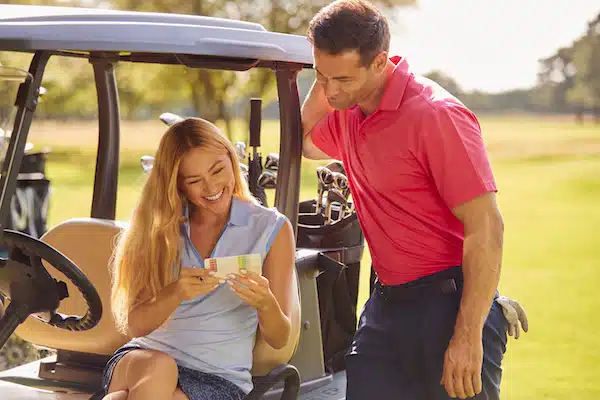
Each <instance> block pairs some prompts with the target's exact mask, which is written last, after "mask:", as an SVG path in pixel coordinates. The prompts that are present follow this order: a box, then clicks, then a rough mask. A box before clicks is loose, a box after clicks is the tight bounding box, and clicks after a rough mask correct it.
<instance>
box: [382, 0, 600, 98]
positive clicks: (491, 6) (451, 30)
mask: <svg viewBox="0 0 600 400" xmlns="http://www.w3.org/2000/svg"><path fill="white" fill-rule="evenodd" d="M418 3H419V7H418V8H416V9H413V8H403V9H400V10H399V11H398V13H397V21H398V26H392V43H391V53H392V54H397V55H402V56H404V57H406V58H407V60H408V62H409V64H410V65H411V67H412V69H413V71H414V72H416V73H419V74H424V73H427V72H429V71H431V70H433V69H439V70H442V71H443V72H445V73H446V74H448V75H450V76H452V77H453V78H454V79H456V80H457V82H458V83H459V84H460V85H461V87H463V88H464V89H467V90H472V89H480V90H487V91H492V92H494V91H502V90H507V89H513V88H518V87H530V86H533V85H534V84H535V80H536V73H537V71H538V63H537V60H538V59H540V58H543V57H547V56H549V55H552V54H553V53H554V52H555V51H556V50H557V49H558V48H559V47H561V46H567V45H569V44H570V43H571V42H572V41H573V40H574V39H576V38H577V37H578V36H580V35H581V34H583V33H584V32H585V30H586V28H587V22H588V21H590V20H591V19H592V18H593V17H594V16H595V15H597V14H598V12H600V1H599V0H567V1H564V0H563V1H552V0H504V1H489V0H418ZM392 23H393V22H392Z"/></svg>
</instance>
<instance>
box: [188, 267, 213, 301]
mask: <svg viewBox="0 0 600 400" xmlns="http://www.w3.org/2000/svg"><path fill="white" fill-rule="evenodd" d="M224 282H225V281H224V280H222V279H219V278H217V277H215V276H213V273H212V272H210V271H209V270H207V269H205V268H193V267H182V268H181V272H180V274H179V279H178V280H177V293H178V296H179V298H180V300H181V301H189V300H193V299H195V298H196V297H198V296H202V295H204V294H207V293H209V292H211V291H213V290H214V289H216V288H217V286H219V284H220V283H224Z"/></svg>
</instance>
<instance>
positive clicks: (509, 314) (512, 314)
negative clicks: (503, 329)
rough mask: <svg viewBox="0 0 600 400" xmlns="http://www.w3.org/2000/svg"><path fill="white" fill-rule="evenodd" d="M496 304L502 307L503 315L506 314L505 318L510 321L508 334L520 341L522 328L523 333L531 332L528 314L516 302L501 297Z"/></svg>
mask: <svg viewBox="0 0 600 400" xmlns="http://www.w3.org/2000/svg"><path fill="white" fill-rule="evenodd" d="M496 302H497V303H498V304H500V306H502V313H504V317H505V318H506V320H507V321H508V334H509V335H510V336H514V338H515V339H518V338H519V336H521V327H522V328H523V332H527V331H528V330H529V321H528V320H527V314H526V313H525V310H524V309H523V307H521V305H520V304H519V303H518V302H517V301H516V300H513V299H509V298H508V297H506V296H500V297H498V298H497V299H496Z"/></svg>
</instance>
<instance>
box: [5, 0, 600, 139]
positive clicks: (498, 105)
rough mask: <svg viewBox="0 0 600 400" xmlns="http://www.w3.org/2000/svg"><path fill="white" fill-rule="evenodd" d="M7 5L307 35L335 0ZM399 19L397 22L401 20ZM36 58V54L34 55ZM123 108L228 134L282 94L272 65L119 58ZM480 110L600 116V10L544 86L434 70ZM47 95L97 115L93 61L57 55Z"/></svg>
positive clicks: (546, 68)
mask: <svg viewBox="0 0 600 400" xmlns="http://www.w3.org/2000/svg"><path fill="white" fill-rule="evenodd" d="M4 3H15V4H37V5H61V6H65V5H67V6H84V5H85V6H88V7H89V6H92V7H94V6H98V7H100V6H101V7H110V8H112V9H120V10H135V11H150V12H168V13H180V14H191V15H207V16H214V17H224V18H233V19H239V20H244V21H251V22H256V23H259V24H261V25H263V26H264V27H265V28H266V29H268V30H271V31H276V32H283V33H293V34H305V33H306V30H307V27H308V23H309V21H310V19H311V18H312V16H313V15H314V14H315V13H316V12H317V11H318V10H319V9H320V8H321V7H323V6H324V5H326V4H328V3H329V0H235V1H231V0H108V1H106V0H27V1H23V0H8V1H7V0H5V1H4ZM374 3H376V4H377V5H378V6H379V7H380V8H381V9H382V10H384V12H386V13H387V14H388V15H391V12H390V11H391V10H392V9H394V8H396V7H405V6H412V5H415V4H416V3H417V0H376V1H374ZM394 22H395V21H394ZM28 57H29V58H28ZM29 59H30V56H24V55H21V54H15V53H0V63H5V64H8V65H11V66H18V67H21V68H25V69H26V68H27V64H28V60H29ZM116 75H117V79H118V83H119V98H120V105H121V114H122V117H123V118H125V119H146V118H154V117H155V116H156V115H158V114H160V113H162V112H165V111H172V112H180V113H182V114H185V115H201V116H202V117H204V118H207V119H209V120H211V121H216V120H222V121H224V122H225V126H226V128H227V131H228V132H231V130H230V128H229V127H230V123H231V121H232V120H233V119H235V118H240V117H242V118H246V117H247V115H246V113H247V99H248V98H250V97H262V98H263V99H264V102H265V104H269V103H272V102H273V101H275V100H276V92H275V91H276V88H275V79H274V74H273V73H272V72H271V71H268V70H258V69H256V70H251V71H248V72H228V71H215V70H207V69H192V68H186V67H183V66H162V65H140V64H131V63H119V64H118V65H117V69H116ZM427 76H428V77H430V78H431V79H433V80H435V81H436V82H438V83H439V84H441V85H442V86H443V87H445V88H446V89H447V90H448V91H450V92H451V93H453V94H455V95H457V96H459V97H460V98H461V100H463V102H465V104H467V105H468V106H469V107H471V108H472V109H474V110H475V111H477V112H483V113H485V112H490V113H497V112H506V111H509V112H512V111H522V112H528V113H572V114H574V115H575V116H576V117H577V119H578V120H579V121H582V120H583V118H584V115H586V114H593V115H595V117H596V120H597V121H598V122H600V14H598V15H597V16H596V17H595V18H593V19H592V20H591V21H589V23H588V28H587V31H586V32H584V33H583V34H582V35H581V37H579V38H577V39H576V40H575V41H574V42H573V43H572V45H571V46H569V47H565V48H560V49H557V51H556V53H555V54H553V55H551V56H548V57H546V58H542V59H540V60H539V73H538V77H537V78H538V79H537V84H536V85H535V86H534V87H532V88H528V89H515V90H509V91H506V92H503V93H494V94H491V93H486V92H483V91H469V92H467V91H464V90H462V89H461V87H460V85H459V83H457V82H456V81H455V80H453V79H452V78H451V77H449V76H447V75H446V74H444V73H443V72H441V71H432V72H431V73H429V74H427ZM312 79H313V73H312V71H306V72H303V73H302V74H301V76H300V82H299V87H300V91H301V96H302V95H304V94H305V92H306V91H307V90H308V87H309V86H310V84H311V83H312ZM43 86H44V87H45V88H46V89H47V93H48V94H47V97H48V101H42V103H41V104H40V107H39V113H40V116H41V117H47V118H93V117H95V115H96V94H95V87H94V80H93V74H92V69H91V66H90V64H89V63H88V62H87V61H86V60H82V59H74V58H64V57H55V58H53V59H51V62H50V64H49V66H48V68H47V74H46V77H45V80H44V82H43ZM267 108H268V109H267V110H266V111H267V112H266V114H265V118H276V117H277V107H276V105H273V104H272V105H271V106H270V107H267Z"/></svg>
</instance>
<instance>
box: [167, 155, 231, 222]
mask: <svg viewBox="0 0 600 400" xmlns="http://www.w3.org/2000/svg"><path fill="white" fill-rule="evenodd" d="M179 182H180V184H179V187H180V190H181V191H182V192H183V193H184V195H185V197H186V198H187V199H188V201H190V202H191V203H192V204H194V205H195V206H197V207H198V208H199V209H201V210H204V211H207V212H210V213H213V214H216V215H226V214H228V213H229V207H230V205H231V199H232V197H233V190H234V187H235V177H234V174H233V166H232V164H231V158H230V157H229V153H228V152H227V151H226V150H225V149H223V150H222V151H218V150H214V149H206V148H194V149H191V150H190V151H188V152H187V153H186V154H184V156H183V158H182V160H181V164H180V167H179Z"/></svg>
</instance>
